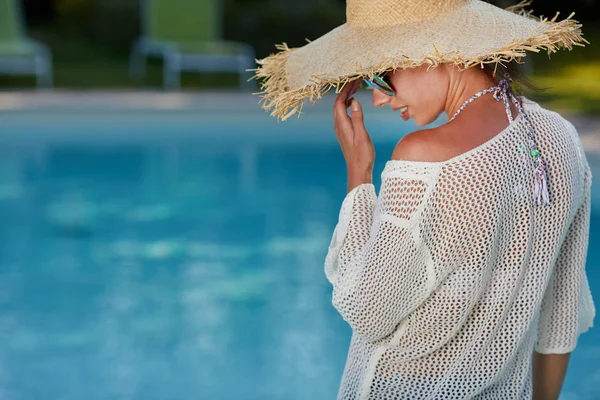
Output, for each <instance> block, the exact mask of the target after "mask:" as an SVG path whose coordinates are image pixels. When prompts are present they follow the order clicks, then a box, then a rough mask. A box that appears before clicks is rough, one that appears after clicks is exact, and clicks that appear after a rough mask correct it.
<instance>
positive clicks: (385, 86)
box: [363, 75, 395, 97]
mask: <svg viewBox="0 0 600 400" xmlns="http://www.w3.org/2000/svg"><path fill="white" fill-rule="evenodd" d="M385 78H386V75H384V77H383V78H382V77H380V76H377V75H375V76H373V79H367V78H363V82H365V83H366V84H367V86H369V87H370V88H371V89H379V90H381V91H382V92H383V93H385V94H386V95H388V96H390V97H393V96H394V95H395V92H394V89H392V86H391V85H390V84H389V83H388V82H386V81H385V80H384V79H385Z"/></svg>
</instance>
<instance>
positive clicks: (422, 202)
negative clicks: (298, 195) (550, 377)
mask: <svg viewBox="0 0 600 400" xmlns="http://www.w3.org/2000/svg"><path fill="white" fill-rule="evenodd" d="M522 101H523V105H524V109H525V111H526V113H527V114H528V116H529V118H530V120H531V122H532V124H533V126H534V129H535V131H536V135H537V137H536V141H537V146H538V148H539V150H540V152H541V154H542V155H543V158H544V159H545V160H546V162H547V164H548V178H549V187H550V199H551V202H552V204H551V205H549V206H538V205H536V204H535V203H534V201H533V188H534V165H533V158H532V157H531V156H530V155H529V154H528V153H527V150H522V149H521V146H524V147H525V149H527V148H529V146H528V143H529V142H528V136H527V131H526V129H525V126H524V124H523V119H522V118H516V119H515V120H514V121H513V122H512V123H511V124H510V125H509V126H508V127H507V128H506V129H504V130H503V131H501V132H500V133H498V134H497V135H496V136H494V137H493V138H492V139H490V140H488V141H486V142H485V143H483V144H481V145H479V146H477V147H476V148H474V149H472V150H470V151H468V152H466V153H463V154H461V155H460V156H457V157H454V158H452V159H450V160H447V161H443V162H419V161H406V160H391V161H388V162H387V164H386V165H385V168H384V170H383V172H382V174H381V177H382V184H381V188H380V191H379V195H377V194H376V193H375V188H374V186H373V185H372V184H362V185H359V186H357V187H356V188H354V189H353V190H352V191H351V192H349V193H348V194H347V196H346V198H345V199H344V200H343V203H342V207H341V210H340V214H339V221H338V223H337V225H336V227H335V230H334V234H333V238H332V240H331V244H330V246H329V250H328V254H327V257H326V260H325V274H326V276H327V279H328V280H329V281H330V282H331V284H332V285H333V295H332V303H333V306H334V307H335V308H336V309H337V310H338V312H339V313H340V314H341V316H342V317H343V318H344V319H345V320H346V321H347V322H348V324H349V325H350V326H351V328H352V331H353V335H352V340H351V344H350V349H349V352H348V357H347V360H346V366H345V369H344V374H343V377H342V379H341V385H340V388H339V394H338V399H341V400H351V399H411V400H418V399H465V398H471V399H530V398H531V396H532V393H531V391H532V388H531V372H530V371H531V356H532V352H533V351H534V350H536V351H537V352H540V353H546V354H548V353H567V352H571V351H573V350H574V349H575V347H576V344H577V340H578V337H579V335H580V334H581V333H583V332H585V331H587V330H588V329H589V328H590V327H592V326H593V320H594V317H595V308H594V303H593V299H592V294H591V292H590V287H589V284H588V280H587V276H586V271H585V264H586V255H587V249H588V241H589V225H590V213H591V199H590V195H591V184H592V175H591V171H590V167H589V164H588V161H587V159H586V156H585V153H584V151H583V147H582V145H581V142H580V140H579V137H578V134H577V131H576V130H575V128H574V127H573V125H572V124H571V123H570V122H568V121H567V120H565V119H564V118H563V117H561V116H560V115H559V114H557V113H555V112H552V111H549V110H547V109H544V108H543V107H541V106H540V105H538V104H537V103H535V102H533V101H531V100H528V99H526V98H524V97H522Z"/></svg>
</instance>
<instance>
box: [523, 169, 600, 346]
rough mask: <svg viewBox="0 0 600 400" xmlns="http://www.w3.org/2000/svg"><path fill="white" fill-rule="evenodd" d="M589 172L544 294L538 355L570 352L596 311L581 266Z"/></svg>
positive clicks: (585, 246) (586, 239)
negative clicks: (580, 199) (580, 200)
mask: <svg viewBox="0 0 600 400" xmlns="http://www.w3.org/2000/svg"><path fill="white" fill-rule="evenodd" d="M591 183H592V175H591V172H590V170H589V169H588V170H587V173H586V185H585V192H584V198H583V202H582V204H581V205H580V206H579V208H578V209H577V212H576V214H575V217H574V219H573V221H572V222H571V225H570V226H569V229H568V231H567V235H566V237H565V239H564V241H563V243H562V245H561V248H560V253H559V255H558V259H557V261H556V264H555V266H554V270H553V272H552V276H551V278H550V282H549V284H548V287H547V289H546V292H545V293H544V298H543V300H542V308H541V314H540V321H539V327H538V337H537V343H536V345H535V351H536V352H538V353H542V354H563V353H570V352H571V351H573V350H574V349H575V347H576V345H577V339H578V338H579V335H581V334H582V333H584V332H586V331H587V330H588V329H589V328H591V327H593V322H594V317H595V315H596V310H595V307H594V301H593V298H592V293H591V291H590V285H589V282H588V278H587V274H586V270H585V265H586V258H587V252H588V243H589V232H590V217H591Z"/></svg>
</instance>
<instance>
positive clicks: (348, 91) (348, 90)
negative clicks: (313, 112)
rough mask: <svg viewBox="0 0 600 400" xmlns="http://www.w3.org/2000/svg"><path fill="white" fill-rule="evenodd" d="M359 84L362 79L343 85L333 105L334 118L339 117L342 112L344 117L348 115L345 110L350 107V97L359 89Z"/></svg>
mask: <svg viewBox="0 0 600 400" xmlns="http://www.w3.org/2000/svg"><path fill="white" fill-rule="evenodd" d="M361 82H362V78H360V79H356V80H354V81H352V82H347V83H346V84H345V85H344V87H343V88H342V90H341V91H340V93H339V95H338V97H337V99H336V100H335V103H334V109H333V115H334V117H337V115H341V114H342V112H344V113H345V114H346V115H347V114H348V113H347V109H348V107H350V102H351V100H352V96H353V95H354V94H355V93H356V92H357V91H358V89H360V84H361Z"/></svg>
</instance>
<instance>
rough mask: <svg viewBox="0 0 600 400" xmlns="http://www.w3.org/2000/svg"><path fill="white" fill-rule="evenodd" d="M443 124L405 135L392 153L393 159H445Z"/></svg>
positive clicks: (430, 160)
mask: <svg viewBox="0 0 600 400" xmlns="http://www.w3.org/2000/svg"><path fill="white" fill-rule="evenodd" d="M443 130H445V128H444V127H443V126H440V127H437V128H432V129H423V130H420V131H415V132H412V133H409V134H408V135H406V136H404V137H403V138H402V139H400V141H399V142H398V144H396V148H395V149H394V152H393V153H392V160H405V161H426V162H437V161H444V157H446V156H447V151H444V143H443V141H442V140H441V137H443V135H442V134H441V133H442V131H443Z"/></svg>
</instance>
